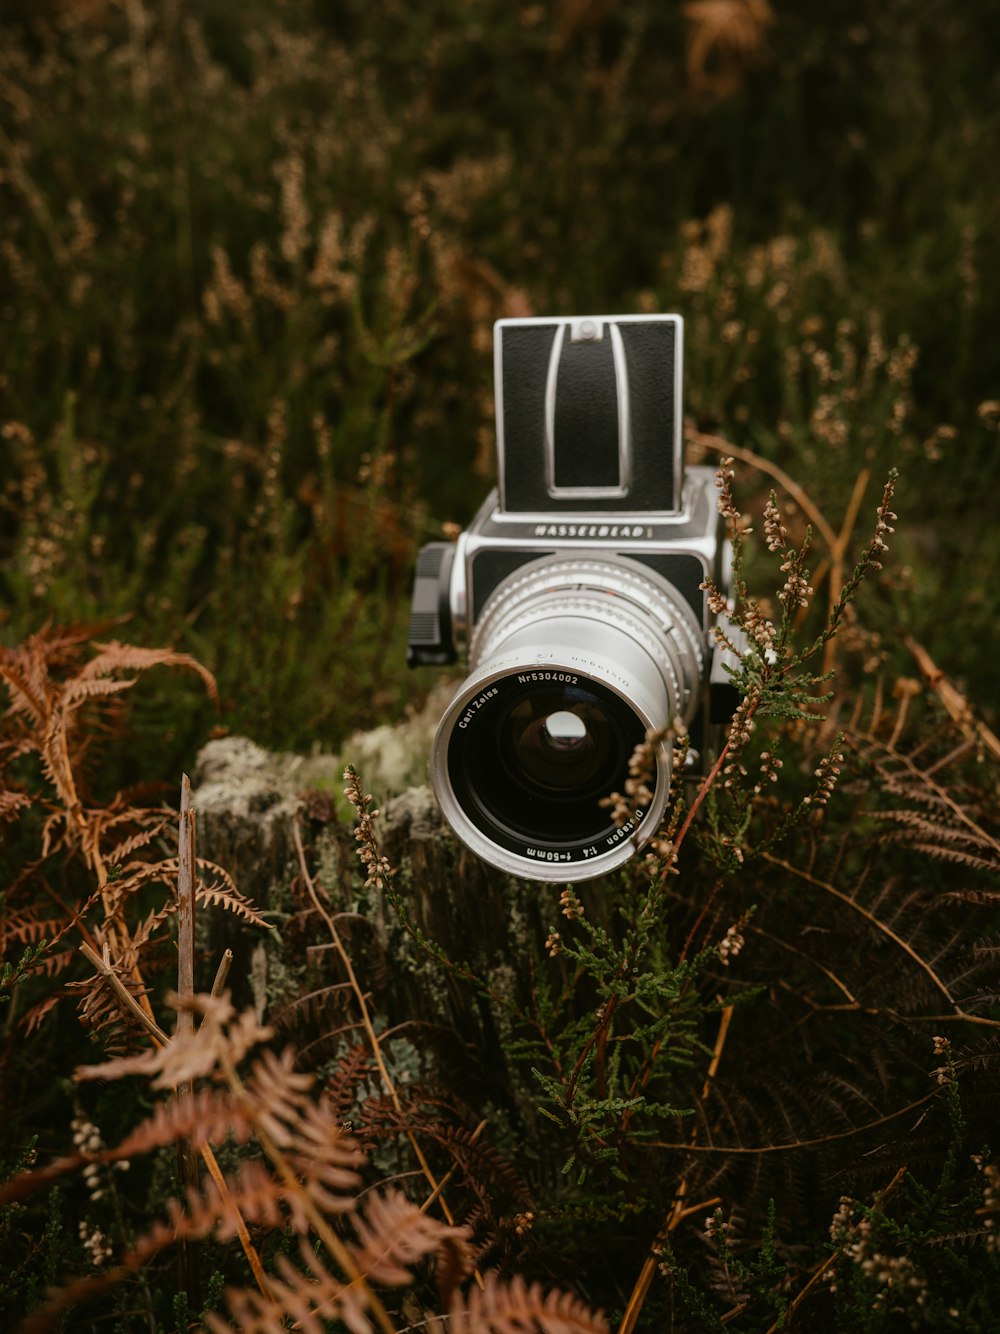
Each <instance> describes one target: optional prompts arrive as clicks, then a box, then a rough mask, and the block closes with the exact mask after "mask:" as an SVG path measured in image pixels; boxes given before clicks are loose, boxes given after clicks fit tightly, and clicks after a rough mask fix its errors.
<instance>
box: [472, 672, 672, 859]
mask: <svg viewBox="0 0 1000 1334" xmlns="http://www.w3.org/2000/svg"><path fill="white" fill-rule="evenodd" d="M519 675H520V676H522V677H523V676H524V675H525V674H524V673H521V674H519ZM534 675H543V676H544V675H546V673H534ZM548 675H550V676H551V675H560V673H548ZM493 690H494V691H495V694H494V695H492V696H491V697H490V698H489V699H488V700H486V701H484V703H483V704H481V705H480V706H479V708H477V709H476V710H475V712H474V714H473V716H472V717H470V718H468V719H466V720H464V721H465V726H464V727H456V728H455V729H454V730H453V732H452V735H451V742H450V745H449V747H448V774H449V778H450V783H451V787H452V790H453V791H454V793H455V795H456V797H457V798H458V801H459V803H460V805H461V807H462V809H464V810H465V811H466V813H467V814H468V815H469V816H470V817H471V819H472V822H473V824H474V825H475V827H476V828H477V829H478V830H479V832H480V833H481V834H482V835H484V836H485V837H487V838H488V839H490V840H492V841H494V842H496V843H498V844H500V845H502V846H504V847H507V848H508V849H509V850H510V851H512V852H516V853H519V854H521V855H525V856H530V855H531V853H530V852H529V851H528V849H538V848H542V847H544V848H549V849H557V850H560V851H562V852H563V853H565V860H577V859H578V858H580V857H582V849H583V847H585V846H586V847H587V848H588V850H589V849H591V848H593V847H594V846H595V845H599V847H600V850H601V851H604V850H606V845H605V842H604V840H606V839H607V838H609V837H611V838H613V839H614V842H615V843H617V842H618V837H617V835H618V830H617V828H616V826H615V824H614V823H613V821H612V819H611V816H610V814H609V812H608V809H607V808H606V806H604V805H602V802H603V801H604V799H605V798H606V797H608V796H609V795H610V793H612V792H614V791H619V792H620V791H622V789H623V787H624V784H625V780H626V778H627V777H628V762H629V759H630V757H631V755H632V752H633V751H634V750H635V748H636V746H637V745H639V743H640V742H641V741H642V740H643V738H644V736H645V728H644V726H643V723H642V721H641V719H640V718H639V717H638V716H637V715H636V713H635V711H634V710H633V709H632V708H631V707H630V706H629V705H628V704H627V703H626V702H625V700H623V699H622V698H620V697H619V696H617V695H615V694H614V693H613V692H612V691H611V690H609V689H608V688H607V687H606V686H604V685H602V684H601V683H600V682H596V681H593V682H588V683H587V684H586V685H583V684H580V683H579V678H577V679H576V683H574V684H556V683H552V684H548V683H545V684H536V683H535V682H526V681H524V680H519V679H518V675H512V676H510V677H507V678H505V679H502V680H499V681H496V682H495V683H494V685H493ZM640 818H641V817H640ZM589 855H590V856H594V855H596V854H595V853H594V852H589Z"/></svg>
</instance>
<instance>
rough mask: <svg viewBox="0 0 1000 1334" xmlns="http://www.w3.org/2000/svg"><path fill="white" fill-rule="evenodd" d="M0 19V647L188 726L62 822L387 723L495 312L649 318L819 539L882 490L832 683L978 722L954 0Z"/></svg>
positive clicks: (973, 205)
mask: <svg viewBox="0 0 1000 1334" xmlns="http://www.w3.org/2000/svg"><path fill="white" fill-rule="evenodd" d="M0 24H2V27H0V317H2V319H0V451H2V453H0V460H2V468H0V589H2V611H0V617H2V621H0V638H2V642H3V643H4V644H5V645H8V646H10V645H14V644H17V643H19V642H21V641H22V640H23V639H25V638H26V637H27V636H28V635H29V634H31V633H33V632H35V631H37V630H39V629H40V628H41V627H42V626H43V625H45V624H46V623H48V622H54V623H56V624H65V623H68V622H102V621H103V622H108V623H109V624H112V623H113V624H114V627H115V630H114V632H115V633H116V634H117V635H119V636H121V637H124V638H128V639H129V640H130V641H132V642H135V643H138V644H146V645H154V644H164V643H169V644H171V645H172V646H173V647H174V648H175V649H176V650H177V651H179V652H186V653H190V654H192V655H194V656H195V657H197V658H198V659H199V661H201V662H202V663H204V664H205V665H206V666H207V667H208V668H210V669H211V670H212V672H213V673H214V674H215V676H216V677H217V679H218V681H219V685H220V691H221V695H222V709H221V714H217V713H216V712H215V711H214V709H213V708H212V707H211V705H210V704H208V703H205V702H202V700H201V698H200V696H199V695H198V694H197V693H196V692H195V691H194V690H193V689H192V688H191V687H190V686H188V685H186V684H185V683H184V681H183V679H180V678H178V679H177V680H176V681H168V682H166V683H165V684H163V685H161V687H160V688H159V689H158V690H154V689H152V688H151V687H150V685H148V684H146V685H143V686H142V687H140V689H139V690H138V691H137V692H136V700H135V706H136V707H135V709H134V711H133V713H132V715H131V723H130V726H131V729H132V731H131V735H130V738H129V744H128V745H127V747H123V748H121V750H120V751H118V752H116V754H115V755H113V756H112V757H111V758H110V759H109V761H108V762H107V763H105V764H103V765H102V766H101V767H100V768H95V770H94V772H93V773H92V774H91V783H92V791H93V792H94V793H95V794H97V795H98V796H100V797H102V798H103V799H105V800H109V799H110V798H111V796H112V795H113V793H114V792H116V791H118V790H119V789H120V788H121V787H122V786H123V785H125V784H127V783H129V782H132V781H135V780H137V779H139V778H140V777H141V778H144V779H160V778H165V779H169V780H171V781H173V780H174V779H175V777H176V774H177V772H178V771H179V770H180V769H181V768H182V767H183V766H184V765H185V764H190V762H191V758H192V756H193V755H194V754H195V753H196V751H197V749H198V747H199V746H200V744H201V743H202V742H203V741H204V739H205V738H206V737H207V735H208V733H209V730H210V729H211V728H212V727H218V726H221V727H222V728H224V729H229V730H231V731H233V732H235V733H240V734H246V735H248V736H251V737H253V738H254V739H255V740H257V741H259V742H261V743H262V744H265V745H268V746H271V747H275V748H280V749H302V750H307V749H309V748H311V747H313V746H318V747H320V748H324V749H327V748H336V747H337V746H339V745H340V743H341V742H342V741H343V740H344V738H345V737H346V736H347V735H348V734H349V733H350V732H351V731H352V730H353V729H355V728H357V727H360V726H370V725H373V724H375V723H379V722H383V721H386V720H389V719H395V718H399V717H400V716H402V715H403V713H404V711H405V710H406V707H407V706H408V705H410V704H414V703H417V702H419V700H420V698H421V695H422V693H423V692H424V691H426V689H427V688H428V685H429V684H430V683H429V682H428V681H426V680H415V679H414V678H412V677H408V676H406V675H405V673H404V669H403V667H402V663H403V657H404V640H405V625H406V616H407V602H408V595H409V579H410V572H411V569H412V560H413V556H414V553H415V551H416V549H417V547H418V546H419V544H420V543H421V542H422V541H424V540H426V539H427V538H429V537H434V536H438V535H440V534H441V532H442V531H444V526H445V525H448V524H453V523H457V524H459V525H461V524H463V523H465V522H466V521H467V520H468V519H469V517H470V516H471V514H472V513H473V512H474V510H475V508H476V507H477V506H478V504H479V501H480V499H481V497H482V495H483V493H484V491H485V489H486V487H487V486H488V484H489V480H490V477H491V472H492V467H493V463H492V453H491V451H492V401H491V388H492V387H491V355H490V354H491V343H490V324H491V322H492V320H493V319H495V318H497V317H499V316H502V315H511V314H526V313H532V312H534V313H539V314H547V313H553V312H557V311H568V310H574V311H588V310H589V311H597V310H608V311H623V312H628V311H638V310H677V311H679V312H680V313H681V314H683V315H684V316H685V319H686V321H687V350H686V376H687V387H686V410H687V413H688V415H689V418H690V425H691V427H692V435H694V434H697V433H699V432H700V433H703V434H706V433H707V434H711V435H715V436H721V437H724V438H725V439H727V440H730V441H732V442H733V443H734V444H736V445H737V446H739V447H742V448H744V449H747V450H751V451H753V452H754V453H755V454H757V455H759V456H761V457H763V458H766V459H768V460H770V461H771V462H772V463H775V464H778V465H780V466H781V467H782V468H784V469H785V470H786V471H787V472H788V473H789V474H790V475H791V476H792V477H794V478H795V479H796V480H797V481H798V482H799V483H800V485H802V486H803V487H804V488H805V490H806V491H807V492H808V494H809V495H810V496H812V497H813V499H814V500H815V501H816V502H817V503H818V504H819V505H820V507H821V508H822V510H823V511H824V513H826V514H827V515H828V516H829V517H830V519H831V522H833V523H834V525H835V526H838V525H839V521H840V519H841V517H842V516H843V515H844V514H845V512H846V511H847V509H848V505H849V500H850V497H851V494H852V491H853V489H854V486H855V482H856V479H857V477H858V475H859V473H860V472H861V471H862V470H863V469H866V468H867V469H870V470H871V472H872V474H873V476H874V477H875V478H876V479H877V478H880V477H881V476H883V475H884V474H885V472H886V471H887V470H888V468H889V466H891V465H895V466H897V467H899V469H900V471H901V473H902V482H901V488H900V498H899V508H900V512H901V514H902V515H903V519H904V522H903V523H901V524H900V531H899V533H898V535H897V538H896V541H895V543H894V551H893V558H892V561H891V563H890V564H887V567H886V570H885V572H884V575H883V577H882V578H881V580H880V581H879V584H878V587H877V588H876V589H873V590H872V591H871V596H869V597H868V598H867V599H865V600H864V601H863V602H862V603H861V604H860V606H859V611H858V615H859V618H860V620H859V622H858V623H857V625H853V626H852V627H850V630H851V636H853V639H852V640H851V641H850V643H849V647H850V646H853V648H855V649H856V650H858V651H857V653H856V654H855V655H854V656H853V657H851V659H850V661H849V663H847V664H845V675H844V677H843V678H842V682H843V689H845V690H847V691H848V692H849V691H850V690H851V689H853V690H854V691H855V692H857V691H860V690H862V688H863V687H864V685H865V683H866V682H868V683H871V682H872V681H874V680H875V679H876V678H877V677H881V678H882V679H884V682H885V684H886V689H887V691H891V688H892V687H893V685H894V684H895V683H896V682H897V680H898V679H899V678H900V677H903V678H908V677H911V676H913V675H915V674H916V667H915V664H914V660H913V658H912V656H911V654H910V651H909V650H908V649H907V648H906V647H905V642H904V636H905V635H910V636H912V637H913V639H914V640H916V641H917V642H918V643H920V644H922V645H923V646H924V647H925V648H926V649H927V650H928V651H929V652H930V654H931V656H932V657H933V658H934V660H935V661H936V662H937V663H938V664H939V666H940V667H941V668H942V669H943V670H944V671H945V672H946V674H947V676H948V677H949V678H950V679H951V680H952V681H954V682H956V683H957V685H958V687H959V688H960V690H961V691H962V693H963V695H964V697H965V699H966V700H968V701H969V702H970V703H971V706H972V707H973V708H974V709H975V710H976V711H977V712H978V713H979V714H981V715H982V716H983V717H984V718H985V720H986V722H987V723H993V724H994V725H995V684H994V683H995V671H994V663H995V660H996V654H997V649H998V636H997V624H998V612H1000V590H998V584H997V581H996V580H995V579H994V578H993V577H992V571H993V570H994V569H995V568H996V566H997V562H998V558H1000V528H998V527H997V525H995V524H994V523H993V522H992V521H991V496H992V493H993V489H994V487H995V479H996V474H997V465H996V461H995V454H996V445H997V428H998V424H1000V383H998V378H997V367H996V358H995V355H994V351H993V342H994V339H993V333H994V331H995V329H996V327H997V324H998V321H1000V288H998V285H997V283H996V280H995V275H996V273H997V272H998V271H1000V253H998V250H1000V216H998V214H1000V196H998V194H997V191H996V188H995V164H996V162H997V161H998V160H1000V96H998V93H1000V88H998V82H1000V61H998V59H997V56H998V54H1000V40H998V39H1000V32H998V18H997V15H996V12H995V6H994V5H992V4H990V3H987V0H969V3H967V4H964V5H962V6H961V7H955V6H952V5H947V4H945V3H941V2H932V3H917V2H916V0H885V3H883V4H881V5H879V6H877V7H876V6H873V5H871V4H866V3H862V2H861V0H839V2H838V3H836V4H834V3H829V2H827V3H819V4H815V5H810V6H808V7H803V6H801V5H796V4H791V3H788V2H787V0H776V2H775V3H773V4H772V5H771V6H767V5H766V4H764V3H763V2H762V0H701V2H700V3H689V4H680V3H673V2H672V3H668V4H664V3H657V2H656V0H634V2H633V3H628V4H625V3H615V2H614V0H590V2H589V3H588V2H587V0H548V2H547V3H538V4H530V3H528V4H510V3H502V2H501V0H429V2H428V3H425V4H420V5H408V4H405V3H395V0H383V3H379V4H367V3H362V2H361V0H342V2H341V3H321V0H245V3H243V4H241V5H239V6H234V5H232V4H231V3H229V0H203V3H200V4H197V5H195V4H191V3H185V0H160V2H159V3H152V0H120V3H115V2H113V0H37V3H35V4H34V5H32V6H30V7H27V6H22V5H16V4H14V3H8V4H5V5H4V6H3V7H2V11H0ZM753 476H754V475H753V474H752V473H750V472H748V473H747V485H748V486H749V487H750V492H751V498H753V495H754V491H753V488H754V487H755V486H759V489H760V492H762V493H766V490H767V489H768V486H769V483H760V482H755V481H754V480H753ZM875 485H876V484H875V483H873V488H872V493H871V496H870V497H869V498H868V499H867V500H866V502H865V510H864V513H865V514H867V513H869V512H870V510H871V509H872V508H873V507H874V504H875V491H874V486H875ZM863 532H864V529H863V527H861V528H860V530H859V537H858V541H859V542H861V541H862V540H863ZM119 618H127V620H126V621H125V623H124V624H122V622H121V620H119ZM849 638H850V637H849ZM6 855H8V856H9V857H10V858H11V859H14V858H15V857H16V855H17V854H16V852H9V853H8V854H6ZM244 888H245V889H248V890H251V888H252V887H248V886H244ZM748 895H749V897H750V898H752V890H750V891H748ZM21 1129H23V1127H19V1126H18V1125H12V1126H11V1128H10V1130H9V1132H8V1136H7V1139H8V1142H7V1143H6V1144H5V1145H4V1151H5V1153H7V1154H9V1155H12V1154H14V1153H15V1152H16V1151H17V1148H18V1146H19V1144H20V1143H21V1137H20V1130H21ZM824 1207H826V1206H825V1204H824ZM566 1244H567V1245H568V1243H566ZM630 1244H631V1241H630V1239H629V1238H625V1239H623V1240H622V1241H621V1245H622V1249H623V1250H627V1249H628V1247H629V1245H630Z"/></svg>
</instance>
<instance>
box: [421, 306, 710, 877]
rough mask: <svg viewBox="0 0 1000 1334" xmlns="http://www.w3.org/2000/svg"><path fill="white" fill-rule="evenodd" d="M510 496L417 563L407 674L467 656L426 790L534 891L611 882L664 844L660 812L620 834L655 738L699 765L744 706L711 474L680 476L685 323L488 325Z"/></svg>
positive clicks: (658, 755)
mask: <svg viewBox="0 0 1000 1334" xmlns="http://www.w3.org/2000/svg"><path fill="white" fill-rule="evenodd" d="M494 358H495V375H496V422H497V453H498V462H499V469H498V481H499V485H498V487H497V489H496V490H495V491H493V492H492V493H491V494H490V495H489V496H488V497H487V499H486V501H485V503H484V504H483V506H482V508H481V509H480V510H479V513H478V514H477V515H476V517H475V519H474V520H473V522H472V524H471V525H470V526H469V528H468V529H467V530H466V531H465V532H463V533H462V534H461V535H460V536H459V538H458V540H457V542H454V543H448V542H434V543H431V544H430V545H428V546H426V547H424V548H423V550H422V551H421V553H420V557H419V560H418V563H417V572H416V579H415V583H414V592H413V605H412V613H411V621H410V643H409V653H408V661H409V662H410V664H411V665H413V666H421V665H442V664H446V663H450V662H454V661H456V660H457V658H458V657H459V656H462V655H464V656H466V657H467V660H468V668H469V675H468V676H467V677H466V679H465V681H464V682H463V683H462V685H461V686H460V687H459V689H458V691H457V693H456V694H455V697H454V699H453V700H452V702H451V704H450V705H449V707H448V709H447V710H446V712H445V714H444V717H443V718H442V720H441V723H440V725H439V726H438V729H437V733H436V736H435V739H434V743H433V748H432V753H431V759H430V773H431V781H432V784H433V787H434V791H435V793H436V795H437V799H438V801H439V803H440V806H441V809H442V811H443V813H444V815H445V818H446V819H447V821H448V823H449V824H450V825H451V827H452V828H453V829H454V831H455V833H456V834H457V835H458V836H459V838H461V839H462V841H463V842H464V843H466V844H467V845H468V846H469V847H470V848H471V849H472V850H473V851H474V852H475V853H477V854H478V855H479V856H480V857H482V858H483V859H484V860H485V861H487V862H489V863H491V864H492V865H494V866H497V867H499V868H501V869H502V870H504V871H507V872H509V873H511V874H514V875H518V876H523V877H526V878H529V879H533V880H547V881H573V880H584V879H590V878H592V877H595V876H599V875H604V874H606V873H607V872H609V871H611V870H613V869H614V868H615V867H617V866H619V865H620V864H621V863H623V862H624V861H626V860H627V859H628V858H629V857H630V856H632V855H633V853H634V852H635V851H636V850H637V849H638V848H639V847H641V846H642V844H643V843H644V842H646V841H647V840H648V839H649V838H650V837H651V836H652V834H653V833H654V832H655V831H656V828H657V826H658V825H659V824H660V822H661V819H662V817H663V814H664V810H665V807H666V803H667V797H668V791H669V787H670V774H671V764H672V751H673V748H672V743H671V741H670V739H669V737H668V738H667V739H665V740H662V741H658V742H656V744H655V746H654V748H653V756H652V760H653V768H654V770H655V771H654V773H653V774H652V777H651V778H650V779H649V780H648V781H647V784H646V786H647V788H648V790H649V791H650V792H651V793H652V798H651V800H649V801H648V802H647V803H645V804H637V803H636V804H633V805H632V806H630V808H629V812H628V818H627V819H626V820H625V821H624V823H620V824H619V823H616V822H615V821H614V819H613V818H612V815H611V811H610V809H609V807H608V804H607V802H606V800H604V799H606V798H607V797H608V796H609V795H610V794H611V793H612V792H624V791H625V783H626V779H627V777H628V768H629V761H630V759H631V757H632V755H633V752H634V751H635V749H636V747H637V746H638V745H639V744H640V743H642V742H643V741H644V740H645V739H646V737H647V735H648V734H649V733H652V732H656V731H658V730H660V729H664V728H668V729H673V730H674V733H675V734H676V732H677V731H678V730H680V728H682V727H683V728H684V729H687V730H688V731H689V733H690V735H691V740H692V745H691V750H690V751H689V762H691V759H690V757H693V762H694V764H695V765H697V763H698V761H699V758H700V756H704V755H705V754H707V749H708V746H709V744H710V740H709V729H710V728H711V727H712V726H713V725H714V724H715V723H716V722H721V721H723V720H724V719H725V718H726V717H728V716H729V714H731V712H732V709H733V707H734V704H735V699H734V692H733V690H732V687H731V685H730V682H729V677H728V674H727V673H726V671H725V668H724V661H723V655H722V653H721V651H720V650H719V649H718V648H717V647H715V646H714V645H713V644H712V642H711V634H710V632H711V626H712V618H711V616H710V613H709V609H708V605H707V603H706V600H705V594H704V592H703V591H702V589H701V588H700V585H701V583H702V581H703V580H705V579H706V578H711V579H713V580H714V581H715V582H716V583H717V584H718V585H719V586H723V584H724V582H725V580H724V579H723V570H722V566H723V546H724V542H723V538H722V531H721V529H720V519H719V515H718V511H717V505H716V499H715V495H716V493H715V489H714V484H713V482H714V479H713V473H712V471H711V469H709V468H703V467H691V468H687V469H685V468H684V458H683V451H684V446H683V423H682V403H681V388H682V380H681V377H682V369H683V366H682V361H683V320H682V319H681V317H680V316H678V315H648V316H647V315H638V316H633V315H613V316H607V315H600V316H587V317H573V318H554V319H511V320H500V321H498V322H497V324H496V325H495V327H494Z"/></svg>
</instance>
